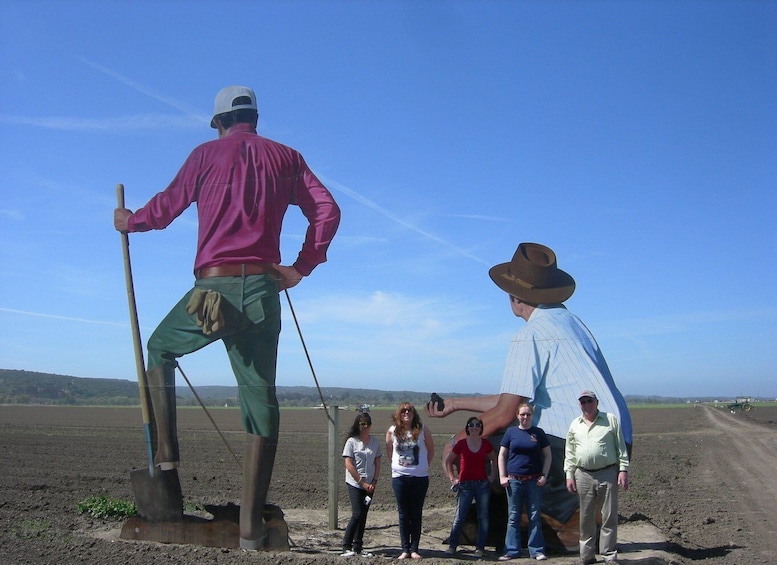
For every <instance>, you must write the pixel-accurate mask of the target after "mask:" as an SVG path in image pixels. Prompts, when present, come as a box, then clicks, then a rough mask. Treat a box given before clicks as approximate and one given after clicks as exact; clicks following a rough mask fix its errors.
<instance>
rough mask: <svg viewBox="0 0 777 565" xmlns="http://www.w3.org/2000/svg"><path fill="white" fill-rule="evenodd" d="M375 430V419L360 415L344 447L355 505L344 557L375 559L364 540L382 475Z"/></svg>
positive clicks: (354, 422)
mask: <svg viewBox="0 0 777 565" xmlns="http://www.w3.org/2000/svg"><path fill="white" fill-rule="evenodd" d="M371 429H372V418H371V417H370V415H369V413H367V412H360V413H359V414H358V415H357V416H356V419H355V420H354V421H353V425H352V426H351V430H350V431H349V432H348V439H347V440H346V441H345V446H344V447H343V462H344V463H345V484H346V488H347V491H348V501H349V502H350V503H351V519H350V520H349V521H348V525H347V526H346V528H345V535H344V536H343V553H342V554H341V555H342V556H343V557H351V556H352V555H362V556H364V557H372V554H371V553H369V552H366V553H365V552H363V538H364V527H365V525H366V523H367V512H368V511H369V509H370V502H371V501H372V496H373V494H374V493H375V485H376V484H377V482H378V475H380V457H381V452H380V442H379V441H378V438H376V437H373V436H372V435H370V430H371Z"/></svg>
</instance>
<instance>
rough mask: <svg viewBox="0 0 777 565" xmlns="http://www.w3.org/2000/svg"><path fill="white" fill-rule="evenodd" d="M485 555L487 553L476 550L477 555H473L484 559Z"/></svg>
mask: <svg viewBox="0 0 777 565" xmlns="http://www.w3.org/2000/svg"><path fill="white" fill-rule="evenodd" d="M484 554H485V552H484V551H483V550H482V549H476V550H475V553H473V555H474V556H475V557H477V558H480V557H483V555H484Z"/></svg>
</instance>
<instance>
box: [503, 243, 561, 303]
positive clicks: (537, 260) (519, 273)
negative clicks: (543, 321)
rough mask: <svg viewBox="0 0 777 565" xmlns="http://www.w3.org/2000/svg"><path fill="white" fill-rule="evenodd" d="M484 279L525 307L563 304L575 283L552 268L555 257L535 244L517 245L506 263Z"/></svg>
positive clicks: (543, 247) (557, 269)
mask: <svg viewBox="0 0 777 565" xmlns="http://www.w3.org/2000/svg"><path fill="white" fill-rule="evenodd" d="M488 275H489V276H490V277H491V280H492V281H494V283H496V286H498V287H499V288H501V289H502V290H504V291H505V292H506V293H508V294H512V295H513V296H517V297H518V298H520V299H521V300H523V301H524V302H528V303H529V304H556V303H558V302H564V301H565V300H566V299H567V298H569V297H570V296H572V293H573V292H575V279H573V278H572V276H571V275H569V274H568V273H565V272H564V271H562V270H561V269H559V268H558V266H557V265H556V254H555V253H554V252H553V250H552V249H550V248H549V247H546V246H544V245H540V244H539V243H521V244H520V245H519V246H518V249H516V250H515V253H514V254H513V258H512V260H511V261H510V262H509V263H499V264H498V265H494V266H493V267H491V269H489V271H488Z"/></svg>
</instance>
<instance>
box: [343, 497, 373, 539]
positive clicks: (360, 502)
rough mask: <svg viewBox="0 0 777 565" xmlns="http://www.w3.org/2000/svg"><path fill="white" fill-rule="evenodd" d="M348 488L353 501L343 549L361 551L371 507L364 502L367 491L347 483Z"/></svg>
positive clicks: (351, 501) (349, 499)
mask: <svg viewBox="0 0 777 565" xmlns="http://www.w3.org/2000/svg"><path fill="white" fill-rule="evenodd" d="M345 486H346V487H347V488H348V501H349V502H350V503H351V519H350V520H348V525H347V526H346V527H345V535H344V536H343V551H348V550H353V551H355V552H356V553H361V552H362V549H363V547H364V527H365V525H366V524H367V512H369V511H370V507H369V506H368V505H367V504H364V498H365V497H366V496H367V491H366V490H364V489H360V488H356V487H355V486H352V485H349V484H348V483H346V485H345Z"/></svg>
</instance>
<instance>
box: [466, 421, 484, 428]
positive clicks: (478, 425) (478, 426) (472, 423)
mask: <svg viewBox="0 0 777 565" xmlns="http://www.w3.org/2000/svg"><path fill="white" fill-rule="evenodd" d="M467 427H468V428H482V427H483V424H481V423H480V422H470V423H469V424H467Z"/></svg>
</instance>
